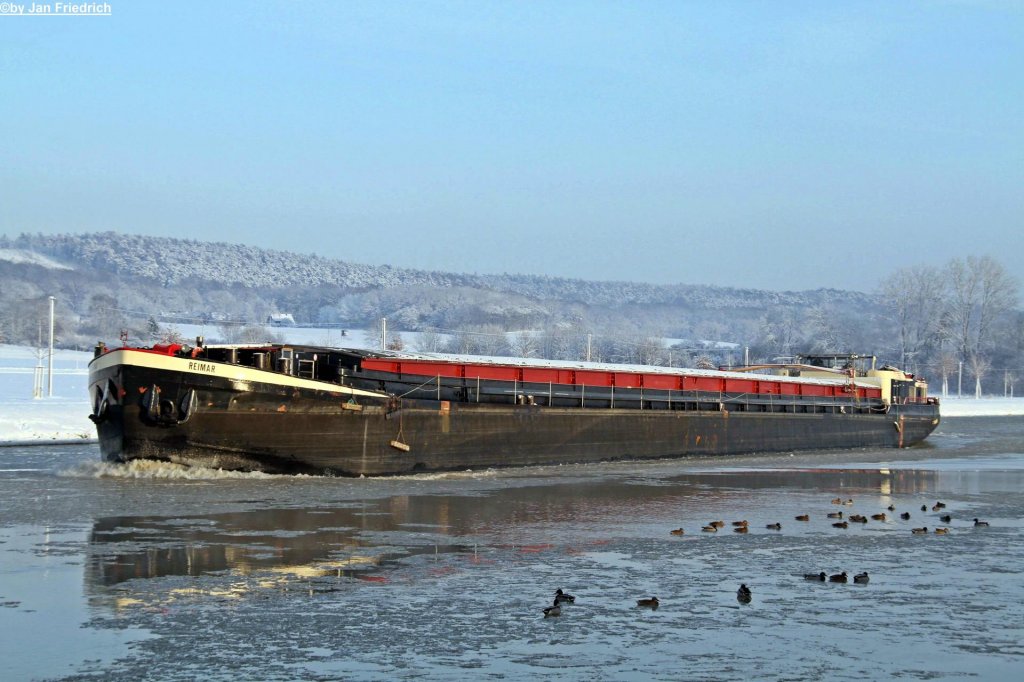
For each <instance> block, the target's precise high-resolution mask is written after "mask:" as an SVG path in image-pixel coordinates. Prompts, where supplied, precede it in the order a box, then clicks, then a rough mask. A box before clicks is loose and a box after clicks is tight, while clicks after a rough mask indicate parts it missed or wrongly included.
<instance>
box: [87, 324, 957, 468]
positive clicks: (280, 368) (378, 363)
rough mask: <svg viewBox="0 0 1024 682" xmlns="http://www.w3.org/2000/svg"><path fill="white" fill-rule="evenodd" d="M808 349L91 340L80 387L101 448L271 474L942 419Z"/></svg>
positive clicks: (930, 406) (119, 455) (581, 455)
mask: <svg viewBox="0 0 1024 682" xmlns="http://www.w3.org/2000/svg"><path fill="white" fill-rule="evenodd" d="M805 360H806V361H805V362H801V363H794V364H790V365H771V366H760V367H749V368H740V369H739V370H732V371H713V370H690V369H678V368H677V369H670V368H660V367H648V366H632V365H609V364H600V363H583V362H576V363H569V362H562V363H556V362H551V361H540V360H515V359H509V358H479V357H461V358H460V357H453V356H443V355H425V354H410V353H391V352H376V353H375V352H369V351H361V350H347V349H334V348H323V347H311V346H291V345H280V344H273V345H217V346H213V345H209V346H206V345H202V343H201V342H200V344H199V345H198V346H197V347H195V348H191V347H189V346H181V345H178V344H174V345H158V346H154V347H153V348H128V347H124V348H118V349H114V350H110V351H107V350H106V349H104V348H100V349H98V351H97V356H96V357H95V358H94V359H93V361H92V362H91V363H90V365H89V368H90V373H89V374H90V377H89V383H90V392H91V397H92V402H93V414H92V419H93V421H95V422H96V424H97V429H98V432H99V440H100V447H101V450H102V453H103V456H104V458H105V459H108V460H112V461H127V460H131V459H142V458H145V459H158V460H167V461H172V462H179V463H183V464H198V465H204V466H211V467H216V468H229V469H244V470H259V471H272V472H288V471H306V472H322V473H337V474H347V475H361V474H367V475H375V474H398V473H407V472H415V471H436V470H451V469H464V468H479V467H500V466H526V465H536V464H558V463H570V462H592V461H602V460H612V459H624V458H655V457H678V456H686V455H722V454H735V453H750V452H780V451H793V450H807V449H825V448H850V447H904V446H908V445H913V444H915V443H918V442H920V441H921V440H923V439H924V438H926V437H927V436H928V434H930V433H931V432H932V430H933V429H934V428H935V426H936V425H937V424H938V421H939V407H938V403H937V401H935V400H934V399H930V398H928V397H927V386H926V384H925V383H924V382H922V381H920V380H918V379H916V378H915V377H913V375H908V374H905V373H904V372H902V371H899V370H896V369H894V368H889V367H886V368H882V369H875V367H874V358H858V357H857V356H850V355H842V356H828V357H825V356H818V357H813V358H807V359H805ZM865 361H870V366H867V364H863V366H858V365H861V364H862V363H864V362H865ZM809 363H813V364H809ZM758 372H761V373H758Z"/></svg>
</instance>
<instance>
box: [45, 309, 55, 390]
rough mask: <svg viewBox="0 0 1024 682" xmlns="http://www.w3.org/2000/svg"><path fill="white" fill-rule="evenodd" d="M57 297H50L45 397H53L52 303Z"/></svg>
mask: <svg viewBox="0 0 1024 682" xmlns="http://www.w3.org/2000/svg"><path fill="white" fill-rule="evenodd" d="M56 300H57V299H55V298H54V297H53V296H51V297H50V362H49V366H48V369H47V371H46V373H47V377H46V397H47V398H52V397H53V304H54V302H55V301H56Z"/></svg>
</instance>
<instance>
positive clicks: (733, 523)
mask: <svg viewBox="0 0 1024 682" xmlns="http://www.w3.org/2000/svg"><path fill="white" fill-rule="evenodd" d="M732 525H734V526H743V527H746V526H747V525H748V524H747V520H746V519H743V520H742V521H733V522H732Z"/></svg>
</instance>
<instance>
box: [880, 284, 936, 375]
mask: <svg viewBox="0 0 1024 682" xmlns="http://www.w3.org/2000/svg"><path fill="white" fill-rule="evenodd" d="M943 289H944V282H943V278H942V273H941V271H940V270H939V269H938V268H935V267H931V266H926V265H921V266H916V267H911V268H903V269H902V270H897V271H896V272H894V273H893V274H892V275H890V276H889V277H887V278H886V279H885V280H883V281H882V284H881V286H880V287H879V293H880V294H881V296H882V297H883V299H884V300H885V302H886V304H887V305H888V307H889V309H890V310H891V311H892V314H893V317H894V318H895V320H896V324H897V326H898V327H899V352H900V362H901V367H903V368H906V367H907V359H908V357H913V356H914V355H916V354H919V353H921V352H923V351H925V350H926V349H928V348H929V347H930V346H932V345H934V344H935V343H936V342H937V341H938V340H939V336H938V330H939V326H940V324H941V322H942V308H943V300H942V295H943Z"/></svg>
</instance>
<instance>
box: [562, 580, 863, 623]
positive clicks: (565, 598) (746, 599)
mask: <svg viewBox="0 0 1024 682" xmlns="http://www.w3.org/2000/svg"><path fill="white" fill-rule="evenodd" d="M822 575H825V574H824V573H822ZM864 575H867V574H866V573H865V574H864ZM843 576H844V578H843V582H846V578H845V576H846V574H845V573H844V574H843ZM752 597H753V594H752V593H751V591H750V588H749V587H747V586H746V584H743V585H740V589H738V590H736V599H737V600H739V602H740V603H742V604H749V603H750V600H751V598H752ZM575 603H576V597H574V596H573V595H571V594H569V593H567V592H563V591H562V588H561V587H559V588H558V589H557V590H555V601H554V603H552V604H551V606H548V607H545V609H544V617H545V618H553V617H555V616H561V615H562V604H575ZM660 604H661V602H660V601H658V598H657V597H644V598H643V599H637V600H636V605H637V608H641V609H650V610H652V611H657V610H658V606H659V605H660Z"/></svg>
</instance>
